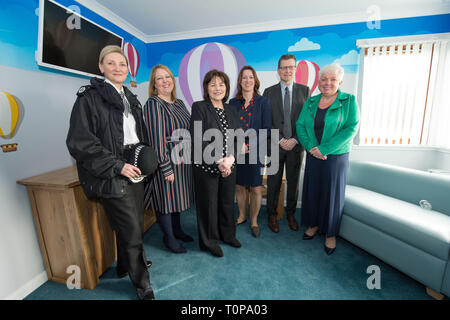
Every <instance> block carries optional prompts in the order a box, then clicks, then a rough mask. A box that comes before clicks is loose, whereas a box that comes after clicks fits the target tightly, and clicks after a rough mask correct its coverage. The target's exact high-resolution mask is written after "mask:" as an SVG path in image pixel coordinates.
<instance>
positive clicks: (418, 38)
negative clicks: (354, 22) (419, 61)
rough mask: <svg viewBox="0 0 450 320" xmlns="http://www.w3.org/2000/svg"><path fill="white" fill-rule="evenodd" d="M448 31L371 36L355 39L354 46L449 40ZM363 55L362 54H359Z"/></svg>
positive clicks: (365, 46) (449, 33)
mask: <svg viewBox="0 0 450 320" xmlns="http://www.w3.org/2000/svg"><path fill="white" fill-rule="evenodd" d="M449 39H450V32H446V33H429V34H421V35H412V36H400V37H387V38H371V39H358V40H356V46H357V47H358V48H367V47H372V46H382V45H388V44H393V43H395V44H398V43H417V42H421V43H426V42H435V41H439V40H449ZM361 56H364V55H361Z"/></svg>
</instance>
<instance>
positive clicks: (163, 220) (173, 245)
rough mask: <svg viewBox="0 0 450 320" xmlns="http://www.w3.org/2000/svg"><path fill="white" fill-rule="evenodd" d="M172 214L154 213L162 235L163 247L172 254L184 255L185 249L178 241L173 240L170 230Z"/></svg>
mask: <svg viewBox="0 0 450 320" xmlns="http://www.w3.org/2000/svg"><path fill="white" fill-rule="evenodd" d="M171 215H172V214H170V213H169V214H161V213H159V212H157V213H156V218H157V220H158V224H159V226H160V228H161V230H162V232H163V234H164V236H163V243H164V244H165V246H166V247H167V248H168V249H169V250H171V251H172V252H174V253H185V252H187V250H186V248H184V247H183V246H182V245H181V244H179V243H178V241H177V240H176V239H175V236H174V235H173V230H172V217H171Z"/></svg>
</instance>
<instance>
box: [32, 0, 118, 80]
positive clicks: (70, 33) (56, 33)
mask: <svg viewBox="0 0 450 320" xmlns="http://www.w3.org/2000/svg"><path fill="white" fill-rule="evenodd" d="M76 11H77V10H74V11H72V10H69V9H68V8H66V7H64V6H62V5H60V4H58V3H56V2H54V1H52V0H40V1H39V36H38V52H37V55H38V56H37V62H38V64H39V65H40V66H44V67H49V68H55V69H58V70H62V71H67V72H73V73H78V74H82V75H86V76H91V77H92V76H98V75H101V73H100V70H99V69H98V56H99V54H100V51H101V50H102V49H103V48H104V47H105V46H107V45H110V44H112V45H117V46H119V47H122V42H123V38H122V37H119V36H118V35H116V34H114V33H112V32H110V31H108V30H106V29H105V28H103V27H101V26H99V25H97V24H95V23H94V22H92V21H90V20H88V19H86V18H84V17H82V16H81V15H80V14H78V13H77V12H76ZM78 11H79V10H78ZM73 15H76V16H73Z"/></svg>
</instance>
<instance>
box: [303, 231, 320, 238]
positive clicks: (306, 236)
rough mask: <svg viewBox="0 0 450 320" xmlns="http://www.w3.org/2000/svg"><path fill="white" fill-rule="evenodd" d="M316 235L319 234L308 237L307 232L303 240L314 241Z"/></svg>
mask: <svg viewBox="0 0 450 320" xmlns="http://www.w3.org/2000/svg"><path fill="white" fill-rule="evenodd" d="M316 234H317V232H316V233H314V234H313V235H312V236H310V235H307V234H306V232H305V233H304V234H303V238H302V239H303V240H312V239H314V237H315V236H316Z"/></svg>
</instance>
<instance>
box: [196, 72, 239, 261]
mask: <svg viewBox="0 0 450 320" xmlns="http://www.w3.org/2000/svg"><path fill="white" fill-rule="evenodd" d="M203 90H204V91H203V92H204V93H203V97H204V100H203V101H197V102H194V104H193V105H192V114H191V123H190V132H191V141H192V160H193V163H194V165H193V168H192V170H193V177H194V188H195V202H196V210H197V226H198V234H199V244H200V249H201V250H205V251H206V250H207V251H209V252H211V254H212V255H214V256H216V257H222V256H223V251H222V249H221V247H220V245H219V244H220V241H221V240H222V241H223V242H225V243H227V244H229V245H231V246H233V247H236V248H239V247H241V244H240V242H239V241H238V240H237V239H236V223H235V220H234V219H235V215H234V195H235V186H236V172H235V160H236V157H237V152H236V143H232V142H235V141H234V140H235V139H234V136H233V133H231V132H228V131H227V130H229V129H234V130H236V129H238V128H239V120H238V117H237V113H236V109H235V108H234V107H232V106H230V105H228V104H226V103H225V101H227V99H228V95H229V92H230V81H229V79H228V76H227V75H226V74H225V73H224V72H222V71H219V70H211V71H209V72H208V73H207V74H206V75H205V78H204V80H203ZM210 129H215V131H214V130H212V131H213V132H212V131H211V130H210ZM207 130H208V133H212V136H210V135H205V131H207ZM212 147H213V148H212ZM212 149H214V150H212Z"/></svg>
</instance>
